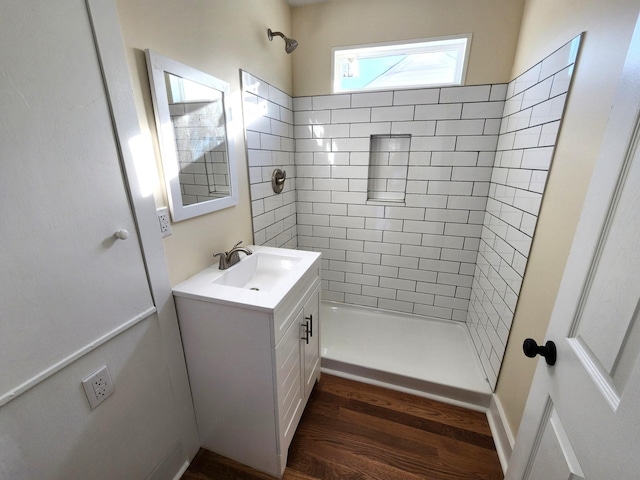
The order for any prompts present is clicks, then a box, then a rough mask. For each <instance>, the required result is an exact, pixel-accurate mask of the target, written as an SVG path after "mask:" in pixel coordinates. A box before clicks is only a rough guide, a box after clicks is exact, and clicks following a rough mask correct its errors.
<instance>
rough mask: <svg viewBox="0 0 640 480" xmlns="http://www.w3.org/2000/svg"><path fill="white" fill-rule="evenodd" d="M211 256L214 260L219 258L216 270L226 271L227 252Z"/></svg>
mask: <svg viewBox="0 0 640 480" xmlns="http://www.w3.org/2000/svg"><path fill="white" fill-rule="evenodd" d="M213 256H214V258H215V257H220V262H218V268H219V269H220V270H226V269H227V267H228V264H227V252H220V253H214V254H213Z"/></svg>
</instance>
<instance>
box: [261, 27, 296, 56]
mask: <svg viewBox="0 0 640 480" xmlns="http://www.w3.org/2000/svg"><path fill="white" fill-rule="evenodd" d="M274 35H277V36H278V37H282V38H284V50H285V52H287V53H291V52H293V51H294V50H295V49H296V48H297V47H298V42H296V41H295V40H294V39H293V38H287V37H285V36H284V34H283V33H282V32H272V31H271V29H270V28H269V29H267V37H269V41H272V40H273V36H274Z"/></svg>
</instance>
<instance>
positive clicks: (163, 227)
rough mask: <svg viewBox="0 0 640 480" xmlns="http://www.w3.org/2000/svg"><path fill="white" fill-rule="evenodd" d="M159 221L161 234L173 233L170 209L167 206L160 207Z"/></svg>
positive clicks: (158, 211) (164, 235) (158, 212)
mask: <svg viewBox="0 0 640 480" xmlns="http://www.w3.org/2000/svg"><path fill="white" fill-rule="evenodd" d="M156 212H157V214H158V222H159V223H160V235H161V236H163V237H167V236H169V235H171V223H170V222H169V209H168V208H167V207H162V208H158V209H157V210H156Z"/></svg>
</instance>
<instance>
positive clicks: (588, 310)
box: [506, 22, 640, 480]
mask: <svg viewBox="0 0 640 480" xmlns="http://www.w3.org/2000/svg"><path fill="white" fill-rule="evenodd" d="M639 112H640V22H639V23H638V24H637V25H636V31H635V34H634V36H633V39H632V41H631V46H630V48H629V53H628V56H627V60H626V63H625V67H624V71H623V75H622V79H621V82H620V86H619V89H618V94H617V97H616V100H615V102H614V106H613V110H612V113H611V117H610V119H609V124H608V127H607V132H606V134H605V138H604V141H603V146H602V151H601V153H600V156H599V159H598V162H597V164H596V167H595V171H594V175H593V180H592V183H591V186H590V188H589V192H588V194H587V199H586V202H585V206H584V210H583V213H582V217H581V219H580V223H579V225H578V230H577V232H576V236H575V239H574V243H573V246H572V250H571V254H570V256H569V260H568V263H567V267H566V270H565V273H564V277H563V280H562V284H561V286H560V291H559V294H558V299H557V301H556V305H555V307H554V311H553V315H552V318H551V323H550V326H549V330H548V331H547V338H546V339H544V341H547V340H551V341H554V342H555V344H556V346H557V352H558V353H557V363H556V364H555V365H554V366H548V365H547V364H546V363H545V361H544V360H542V359H540V360H539V361H538V362H539V363H538V367H537V370H536V374H535V377H534V381H533V385H532V388H531V392H530V395H529V399H528V401H527V406H526V409H525V412H524V416H523V418H522V424H521V426H520V430H519V432H518V437H517V439H516V445H515V448H514V451H513V454H512V456H511V460H510V463H509V468H508V471H507V475H506V478H507V479H509V480H520V479H531V480H555V479H563V480H564V479H581V478H585V479H591V480H633V479H640V363H639V362H638V357H639V355H640V322H639V321H638V315H639V314H640V303H639V299H640V148H638V143H639V141H640V132H639V130H640V120H639ZM537 340H539V343H543V342H542V339H537Z"/></svg>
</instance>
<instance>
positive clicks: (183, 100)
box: [145, 50, 238, 222]
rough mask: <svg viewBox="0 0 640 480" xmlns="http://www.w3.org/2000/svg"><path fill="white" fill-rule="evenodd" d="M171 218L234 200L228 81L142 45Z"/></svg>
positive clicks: (213, 208) (206, 210) (199, 212)
mask: <svg viewBox="0 0 640 480" xmlns="http://www.w3.org/2000/svg"><path fill="white" fill-rule="evenodd" d="M145 54H146V58H147V70H148V72H149V82H150V84H151V96H152V100H153V110H154V114H155V119H156V129H157V131H158V140H159V143H160V155H161V157H162V169H163V172H164V179H165V185H166V188H167V196H168V198H169V208H170V210H171V217H172V218H173V221H174V222H177V221H180V220H185V219H187V218H192V217H195V216H198V215H202V214H205V213H210V212H215V211H217V210H221V209H223V208H227V207H231V206H233V205H237V203H238V184H237V178H236V169H235V154H234V148H233V137H232V136H230V135H229V129H228V122H229V119H230V118H231V115H230V112H229V108H228V100H229V98H228V96H229V84H228V83H227V82H224V81H222V80H220V79H218V78H215V77H213V76H211V75H209V74H206V73H204V72H201V71H199V70H197V69H195V68H192V67H190V66H188V65H185V64H183V63H180V62H177V61H175V60H172V59H170V58H167V57H164V56H162V55H160V54H158V53H155V52H152V51H151V50H145Z"/></svg>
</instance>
